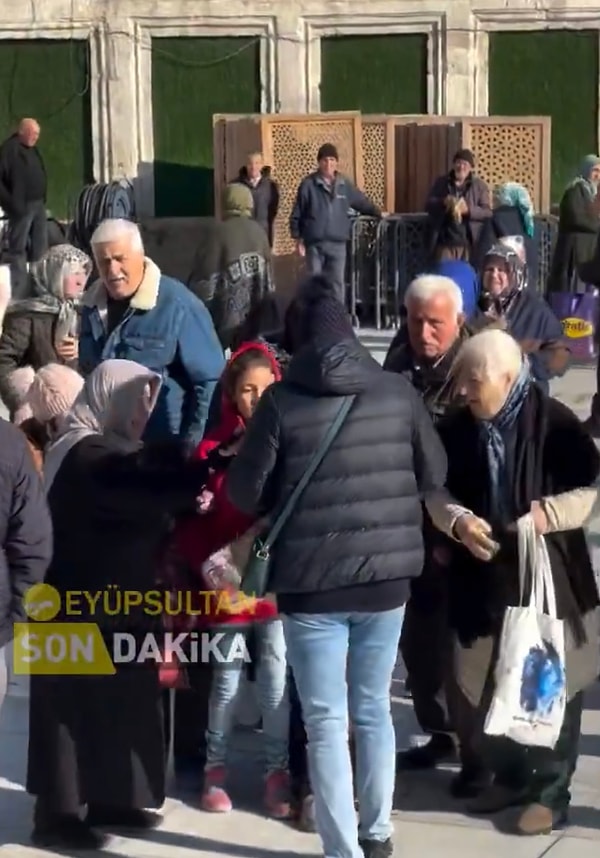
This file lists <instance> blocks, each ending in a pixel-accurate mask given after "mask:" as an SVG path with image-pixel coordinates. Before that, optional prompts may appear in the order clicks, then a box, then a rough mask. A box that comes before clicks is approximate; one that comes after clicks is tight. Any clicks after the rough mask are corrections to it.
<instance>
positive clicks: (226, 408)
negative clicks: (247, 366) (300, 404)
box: [210, 341, 281, 445]
mask: <svg viewBox="0 0 600 858" xmlns="http://www.w3.org/2000/svg"><path fill="white" fill-rule="evenodd" d="M250 351H252V352H255V351H256V352H262V354H264V355H265V357H266V358H267V360H268V361H269V363H270V364H271V369H272V370H273V375H274V376H275V380H276V381H281V369H280V367H279V363H278V362H277V358H276V356H275V354H274V353H273V351H272V350H271V349H270V348H269V346H268V345H267V344H266V343H263V342H260V341H252V342H249V343H243V344H242V345H241V346H240V347H239V348H238V349H236V351H235V352H233V354H232V355H231V357H230V358H229V360H228V361H227V365H226V366H225V369H224V371H223V375H222V376H221V380H223V379H224V378H225V376H226V375H227V372H228V370H229V368H230V367H231V365H232V363H233V362H234V361H235V360H237V358H239V357H240V355H243V354H245V352H250ZM244 426H245V421H244V419H243V417H242V416H241V415H240V414H239V413H238V410H237V408H236V405H235V402H234V401H233V400H232V399H231V397H230V396H229V395H228V394H227V392H226V390H225V386H223V393H222V395H221V419H220V420H219V425H218V426H216V427H215V429H214V431H212V432H211V433H210V440H211V441H214V442H215V445H216V444H221V443H223V442H224V441H228V440H229V439H230V438H231V436H232V435H233V433H234V432H235V431H236V429H241V428H244Z"/></svg>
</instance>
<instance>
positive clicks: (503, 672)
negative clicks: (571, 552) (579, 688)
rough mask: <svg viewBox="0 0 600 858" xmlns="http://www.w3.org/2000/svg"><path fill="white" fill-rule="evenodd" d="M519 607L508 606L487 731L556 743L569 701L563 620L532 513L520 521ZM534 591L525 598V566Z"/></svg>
mask: <svg viewBox="0 0 600 858" xmlns="http://www.w3.org/2000/svg"><path fill="white" fill-rule="evenodd" d="M517 531H518V546H519V590H520V598H519V607H508V608H507V609H506V613H505V615H504V623H503V626H502V633H501V638H500V653H499V657H498V664H497V665H496V677H495V678H496V689H495V691H494V697H493V699H492V703H491V706H490V709H489V711H488V713H487V718H486V722H485V727H484V732H485V733H487V735H489V736H506V737H507V738H508V739H512V740H513V741H515V742H518V743H519V744H521V745H532V746H538V747H542V748H554V746H555V745H556V743H557V741H558V737H559V735H560V731H561V728H562V724H563V720H564V716H565V707H566V702H567V683H566V675H565V632H564V623H563V621H562V620H559V619H558V618H557V616H556V594H555V591H554V581H553V578H552V569H551V567H550V558H549V556H548V549H547V547H546V542H545V540H544V537H543V536H538V535H537V534H536V532H535V527H534V524H533V519H532V517H531V515H526V516H523V517H522V518H521V519H519V521H518V522H517ZM528 568H529V570H530V573H531V593H530V596H529V600H528V602H527V603H525V598H524V596H525V594H524V590H525V581H526V575H527V570H528Z"/></svg>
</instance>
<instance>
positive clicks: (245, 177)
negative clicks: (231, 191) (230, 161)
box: [238, 167, 271, 182]
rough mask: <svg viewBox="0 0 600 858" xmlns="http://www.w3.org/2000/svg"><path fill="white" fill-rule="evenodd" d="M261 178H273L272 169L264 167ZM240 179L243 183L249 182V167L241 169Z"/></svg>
mask: <svg viewBox="0 0 600 858" xmlns="http://www.w3.org/2000/svg"><path fill="white" fill-rule="evenodd" d="M260 177H261V179H270V178H271V167H263V168H262V170H261V171H260ZM238 178H239V179H240V180H241V181H242V182H247V181H248V168H247V167H241V168H240V172H239V176H238Z"/></svg>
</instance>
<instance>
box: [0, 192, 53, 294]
mask: <svg viewBox="0 0 600 858" xmlns="http://www.w3.org/2000/svg"><path fill="white" fill-rule="evenodd" d="M47 250H48V221H47V218H46V206H45V204H44V202H43V201H42V200H38V201H37V202H32V203H27V207H26V209H25V212H24V213H23V214H22V215H19V216H13V217H10V218H9V238H8V252H9V254H10V259H11V278H12V295H13V298H19V297H27V295H26V291H27V267H26V263H27V262H37V261H38V259H41V258H42V256H43V255H44V253H45V252H46V251H47Z"/></svg>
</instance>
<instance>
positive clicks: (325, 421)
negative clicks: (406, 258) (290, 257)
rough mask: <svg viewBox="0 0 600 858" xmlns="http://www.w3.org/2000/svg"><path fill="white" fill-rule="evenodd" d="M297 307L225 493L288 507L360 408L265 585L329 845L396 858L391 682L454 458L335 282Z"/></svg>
mask: <svg viewBox="0 0 600 858" xmlns="http://www.w3.org/2000/svg"><path fill="white" fill-rule="evenodd" d="M294 310H295V314H296V317H295V318H294V320H293V324H291V325H290V330H289V334H290V339H291V340H293V341H294V342H292V343H291V348H292V360H291V363H290V366H289V368H288V371H287V374H286V376H285V378H284V379H283V381H282V382H280V383H278V384H274V385H272V387H270V388H269V389H268V390H267V391H266V392H265V393H264V395H263V397H262V398H261V400H260V402H259V404H258V407H257V409H256V412H255V414H254V416H253V418H252V421H251V422H250V424H249V426H248V430H247V433H246V436H245V439H244V444H243V445H242V447H241V449H240V451H239V453H238V455H237V457H236V459H235V461H234V462H232V463H231V466H230V470H229V472H228V489H229V495H230V499H231V501H232V503H233V504H234V505H235V506H236V507H238V508H239V509H240V510H242V511H244V512H246V513H248V514H250V515H252V516H255V515H262V514H266V515H267V516H269V515H270V514H272V513H274V512H275V511H276V510H280V509H282V506H283V505H284V504H285V501H286V500H287V499H289V497H290V493H291V492H292V490H293V488H294V487H295V486H296V485H298V483H299V481H300V480H301V479H302V476H303V474H305V473H306V472H307V469H308V468H309V464H310V462H311V461H312V460H313V457H314V456H315V454H317V453H318V451H319V449H320V448H321V449H322V444H323V441H324V439H325V437H326V436H327V434H328V432H329V430H330V428H331V426H332V424H333V423H334V421H335V420H336V417H337V416H338V415H339V414H340V410H341V408H342V406H349V407H350V410H349V412H348V413H347V414H346V416H345V418H344V421H343V422H342V424H341V425H339V430H338V434H337V435H336V436H335V438H334V439H333V440H332V443H331V446H330V447H329V449H328V450H327V451H326V452H324V456H323V459H322V461H321V462H320V464H319V465H318V467H317V469H316V471H315V472H314V474H313V475H312V477H311V478H310V479H309V481H308V484H307V485H306V487H305V488H304V490H303V492H302V494H301V495H300V497H299V499H298V500H297V502H296V503H295V504H294V506H293V508H292V509H291V510H290V512H289V517H288V518H287V521H286V523H285V524H284V526H283V530H282V531H281V534H280V536H279V537H278V539H277V540H276V541H275V544H274V546H273V549H272V552H271V567H270V577H269V582H268V586H269V590H271V591H272V592H274V593H275V594H276V596H277V602H278V605H279V610H280V613H281V615H282V617H283V623H284V629H285V635H286V644H287V654H288V660H289V663H290V666H291V668H292V670H293V673H294V678H295V682H296V686H297V689H298V694H299V697H300V703H301V707H302V713H303V716H304V722H305V724H306V730H307V734H308V754H309V758H310V774H311V785H312V787H313V790H314V802H315V816H316V824H317V829H318V833H319V835H320V836H321V840H322V842H323V850H322V851H323V853H324V854H325V855H356V854H357V842H358V837H359V835H358V831H360V846H361V848H362V852H363V854H364V855H365V856H366V858H388V856H390V855H391V851H392V844H391V831H392V826H391V820H390V816H391V811H392V798H393V792H394V780H395V777H394V766H395V742H394V729H393V724H392V717H391V707H390V685H391V680H392V673H393V670H394V666H395V662H396V657H397V648H398V641H399V637H400V628H401V624H402V606H403V604H404V602H405V600H406V597H407V595H408V592H409V585H410V581H411V579H413V578H414V577H415V576H418V575H419V574H420V572H421V569H422V566H423V533H422V510H421V498H422V497H425V499H426V502H427V498H428V497H429V495H430V493H431V494H433V493H437V492H439V491H440V490H441V489H442V488H443V486H444V483H445V479H446V460H445V455H444V453H443V450H442V448H441V444H440V440H439V438H438V436H437V433H436V432H435V429H434V427H433V423H432V421H431V418H430V417H429V415H428V413H427V410H426V409H425V407H424V406H423V403H422V400H421V398H420V397H419V396H418V395H417V394H416V392H415V390H414V388H413V387H412V386H411V385H410V384H409V383H407V381H406V380H405V379H403V378H401V377H398V376H394V375H392V374H391V373H386V372H383V371H382V369H381V367H380V366H379V364H378V363H377V362H376V361H375V360H374V359H373V358H372V357H371V355H370V354H369V352H368V351H367V350H366V349H365V348H364V347H363V346H362V345H361V344H360V343H359V342H358V340H357V339H356V336H355V334H354V331H353V329H352V322H351V319H350V316H349V315H348V313H347V312H346V310H345V309H344V307H343V306H342V304H341V303H340V302H339V301H338V300H337V298H336V297H335V294H334V292H333V290H332V288H331V286H330V284H329V283H327V281H325V280H324V278H313V279H312V280H311V281H309V282H308V283H307V284H306V285H305V286H304V287H302V288H301V291H300V294H299V298H298V299H297V301H296V302H295V308H294ZM289 321H292V320H289ZM348 718H349V719H350V723H351V724H352V730H353V734H354V740H355V743H356V757H357V761H358V765H357V768H356V778H355V783H356V792H357V796H358V803H359V817H360V819H359V828H358V831H357V824H356V812H355V808H354V792H353V784H352V768H351V761H350V752H349V747H348Z"/></svg>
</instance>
